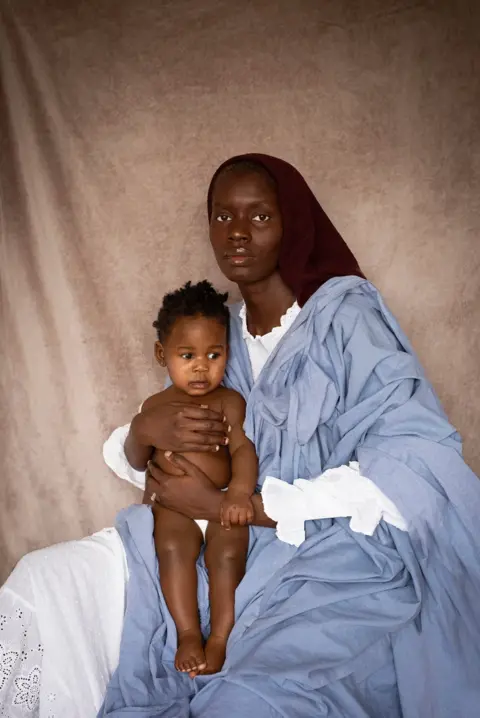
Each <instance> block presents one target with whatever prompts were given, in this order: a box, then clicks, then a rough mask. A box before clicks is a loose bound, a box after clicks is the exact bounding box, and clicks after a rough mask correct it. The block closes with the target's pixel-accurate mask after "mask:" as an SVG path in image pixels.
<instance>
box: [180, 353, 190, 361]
mask: <svg viewBox="0 0 480 718" xmlns="http://www.w3.org/2000/svg"><path fill="white" fill-rule="evenodd" d="M180 358H181V359H185V360H186V361H190V360H191V359H193V354H190V352H186V353H185V354H180Z"/></svg>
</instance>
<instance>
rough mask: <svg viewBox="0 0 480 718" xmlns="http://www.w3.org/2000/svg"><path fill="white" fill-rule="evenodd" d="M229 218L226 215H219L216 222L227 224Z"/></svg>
mask: <svg viewBox="0 0 480 718" xmlns="http://www.w3.org/2000/svg"><path fill="white" fill-rule="evenodd" d="M229 221H230V216H229V215H228V214H219V215H217V222H229Z"/></svg>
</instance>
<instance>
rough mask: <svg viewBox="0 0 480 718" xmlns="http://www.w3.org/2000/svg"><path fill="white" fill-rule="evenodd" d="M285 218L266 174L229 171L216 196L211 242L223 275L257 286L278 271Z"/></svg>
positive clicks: (217, 186)
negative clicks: (283, 220)
mask: <svg viewBox="0 0 480 718" xmlns="http://www.w3.org/2000/svg"><path fill="white" fill-rule="evenodd" d="M281 240H282V218H281V215H280V207H279V206H278V199H277V193H276V191H275V189H274V187H273V183H272V182H271V181H270V179H269V177H267V176H266V175H265V174H264V173H263V172H255V171H252V170H240V169H239V170H235V169H232V170H230V171H226V172H224V173H222V174H220V175H219V176H218V178H217V180H216V182H215V186H214V190H213V195H212V216H211V219H210V241H211V243H212V247H213V251H214V252H215V258H216V260H217V262H218V266H219V267H220V269H221V271H222V272H223V274H224V275H225V276H226V277H227V279H230V280H231V281H232V282H236V283H237V284H240V285H241V284H254V283H256V282H259V281H262V280H264V279H267V278H268V277H270V276H271V275H272V274H274V273H275V272H276V271H277V268H278V256H279V253H280V243H281Z"/></svg>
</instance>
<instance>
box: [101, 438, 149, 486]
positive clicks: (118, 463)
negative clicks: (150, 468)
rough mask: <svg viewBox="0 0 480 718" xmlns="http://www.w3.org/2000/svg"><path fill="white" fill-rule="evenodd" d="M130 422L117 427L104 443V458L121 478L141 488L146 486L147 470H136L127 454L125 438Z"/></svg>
mask: <svg viewBox="0 0 480 718" xmlns="http://www.w3.org/2000/svg"><path fill="white" fill-rule="evenodd" d="M129 430H130V424H125V426H120V427H119V428H118V429H115V431H113V432H112V433H111V434H110V436H109V437H108V439H107V440H106V442H105V443H104V445H103V458H104V460H105V463H106V465H107V466H108V467H109V468H110V469H111V470H112V471H113V472H114V473H115V474H116V475H117V476H119V477H120V478H121V479H124V480H125V481H129V482H130V483H131V484H133V485H134V486H137V487H138V488H139V489H144V488H145V472H144V471H136V470H135V469H134V468H132V467H131V466H130V464H129V463H128V460H127V457H126V456H125V440H126V438H127V436H128V432H129Z"/></svg>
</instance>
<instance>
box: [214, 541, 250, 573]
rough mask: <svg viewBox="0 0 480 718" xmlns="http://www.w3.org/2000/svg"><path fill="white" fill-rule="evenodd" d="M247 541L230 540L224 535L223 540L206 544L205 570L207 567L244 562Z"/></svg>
mask: <svg viewBox="0 0 480 718" xmlns="http://www.w3.org/2000/svg"><path fill="white" fill-rule="evenodd" d="M247 549H248V540H247V541H245V540H239V539H235V540H232V539H230V538H229V537H228V536H226V535H224V537H223V538H220V537H218V538H216V539H215V540H214V541H211V542H210V543H207V547H206V549H205V563H206V564H207V568H208V566H209V565H212V564H213V565H218V564H222V563H223V564H224V563H229V562H232V561H245V560H246V556H247Z"/></svg>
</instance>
